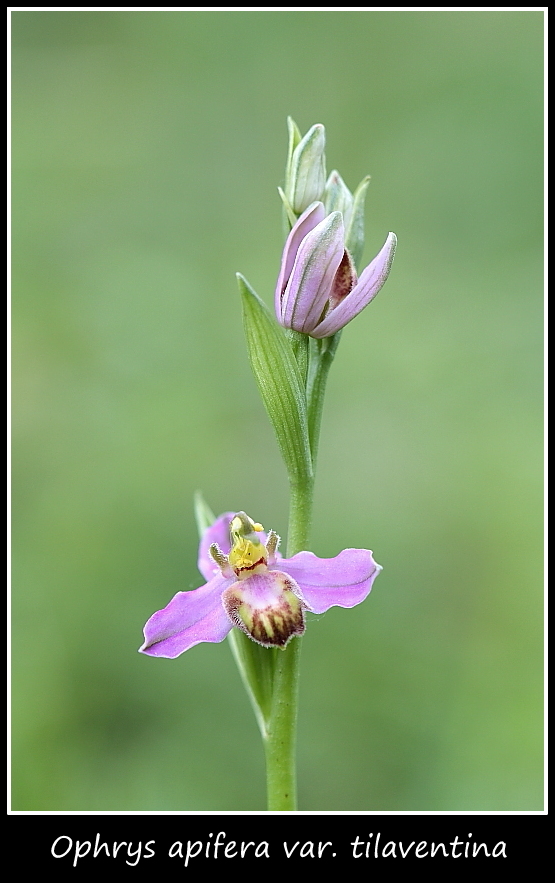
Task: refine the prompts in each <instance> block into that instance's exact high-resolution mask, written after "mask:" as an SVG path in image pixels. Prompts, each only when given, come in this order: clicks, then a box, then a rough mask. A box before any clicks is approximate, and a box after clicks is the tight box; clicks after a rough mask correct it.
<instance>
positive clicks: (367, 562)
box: [279, 549, 382, 613]
mask: <svg viewBox="0 0 555 883" xmlns="http://www.w3.org/2000/svg"><path fill="white" fill-rule="evenodd" d="M279 569H280V570H283V571H284V572H285V573H288V574H289V575H290V576H292V577H293V579H294V580H295V581H296V582H297V583H298V584H299V587H300V589H301V592H302V594H303V598H304V600H305V601H306V603H307V604H308V606H309V607H310V609H311V610H312V611H313V612H314V613H324V612H325V611H326V610H329V608H330V607H355V606H356V604H360V603H361V601H364V599H365V598H366V597H367V595H369V594H370V591H371V589H372V583H373V582H374V580H375V578H376V577H377V575H378V573H379V572H380V570H381V569H382V568H381V567H380V565H379V564H376V562H375V561H374V559H373V557H372V552H370V551H369V550H368V549H344V550H343V551H342V552H340V553H339V555H337V556H336V557H335V558H317V557H316V555H314V554H313V553H312V552H299V553H298V554H297V555H294V556H293V557H292V558H289V559H287V558H285V559H283V560H281V561H280V562H279Z"/></svg>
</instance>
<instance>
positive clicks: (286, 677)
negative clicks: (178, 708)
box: [265, 479, 314, 812]
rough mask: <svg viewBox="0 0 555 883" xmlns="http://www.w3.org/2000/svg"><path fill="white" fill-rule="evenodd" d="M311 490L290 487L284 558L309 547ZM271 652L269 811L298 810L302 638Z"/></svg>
mask: <svg viewBox="0 0 555 883" xmlns="http://www.w3.org/2000/svg"><path fill="white" fill-rule="evenodd" d="M313 489H314V481H313V479H310V480H307V481H305V482H303V483H302V484H300V485H294V484H292V485H291V503H290V509H289V533H288V538H287V557H291V556H292V555H295V554H296V553H297V552H301V551H302V550H303V549H308V548H309V545H310V525H311V521H312V497H313ZM272 652H274V653H275V669H274V687H273V695H272V710H271V714H270V719H269V721H268V724H267V729H266V739H265V749H266V777H267V785H268V809H269V810H279V811H282V812H283V811H293V810H295V809H296V808H297V781H296V779H297V776H296V763H295V742H296V734H297V705H298V693H299V662H300V656H301V639H300V638H293V639H292V640H291V641H290V642H289V644H288V645H287V647H286V648H285V650H274V651H272Z"/></svg>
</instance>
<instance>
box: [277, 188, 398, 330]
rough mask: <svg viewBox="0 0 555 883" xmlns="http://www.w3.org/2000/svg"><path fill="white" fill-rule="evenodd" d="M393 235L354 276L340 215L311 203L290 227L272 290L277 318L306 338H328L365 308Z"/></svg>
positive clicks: (385, 269) (387, 262) (388, 259)
mask: <svg viewBox="0 0 555 883" xmlns="http://www.w3.org/2000/svg"><path fill="white" fill-rule="evenodd" d="M396 244H397V237H396V236H395V233H390V234H389V235H388V237H387V239H386V241H385V244H384V246H383V248H382V249H381V251H380V252H378V254H377V255H376V257H375V258H374V260H373V261H372V262H371V263H370V264H368V266H367V267H366V268H365V269H364V270H363V271H362V273H361V274H360V278H359V279H357V274H356V270H355V267H354V264H353V261H352V259H351V256H350V254H349V252H348V251H347V249H346V248H345V228H344V224H343V215H342V213H341V212H339V211H335V212H331V213H330V214H329V215H326V209H325V208H324V205H323V204H322V203H321V202H313V203H312V205H310V206H309V207H308V208H307V209H306V211H305V212H303V214H302V215H301V217H300V218H299V220H298V221H297V223H296V224H295V226H294V227H293V229H292V230H291V232H290V234H289V236H288V237H287V241H286V243H285V247H284V249H283V255H282V259H281V269H280V273H279V276H278V281H277V285H276V294H275V307H276V316H277V318H278V322H280V324H281V325H283V326H284V327H285V328H293V329H294V330H295V331H301V332H303V333H304V334H309V335H310V336H311V337H317V338H322V337H330V336H331V335H332V334H335V332H336V331H339V329H340V328H343V327H344V326H345V325H346V324H347V322H350V321H351V319H354V318H355V316H358V314H359V313H360V312H361V310H363V309H364V307H365V306H367V304H369V303H370V301H371V300H372V299H373V298H374V297H375V296H376V295H377V293H378V291H379V290H380V288H382V286H383V285H384V283H385V281H386V279H387V277H388V275H389V271H390V269H391V264H392V262H393V256H394V254H395V246H396Z"/></svg>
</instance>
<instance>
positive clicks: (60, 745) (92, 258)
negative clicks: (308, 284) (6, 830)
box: [12, 11, 543, 811]
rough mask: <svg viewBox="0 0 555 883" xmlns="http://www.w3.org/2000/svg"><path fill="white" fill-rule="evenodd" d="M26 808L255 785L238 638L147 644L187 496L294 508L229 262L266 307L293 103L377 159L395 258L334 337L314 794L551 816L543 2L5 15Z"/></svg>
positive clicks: (318, 530) (360, 155)
mask: <svg viewBox="0 0 555 883" xmlns="http://www.w3.org/2000/svg"><path fill="white" fill-rule="evenodd" d="M12 34H13V36H12V41H13V42H12V62H13V383H14V386H13V390H14V391H13V403H14V409H13V438H14V444H13V552H12V563H13V568H12V569H13V581H14V594H13V637H12V645H13V737H12V739H13V746H12V747H13V758H14V765H13V809H16V810H101V811H102V810H144V811H150V810H176V811H177V810H191V811H193V810H207V811H222V810H263V809H264V807H265V787H264V772H263V770H264V767H263V756H262V749H261V745H260V741H259V736H258V731H257V728H256V724H255V721H254V716H253V714H252V712H251V709H250V706H249V703H248V700H247V698H246V695H245V694H244V692H243V688H242V686H241V684H240V681H239V676H238V674H237V671H236V669H235V665H234V662H233V660H232V657H231V653H230V648H229V646H228V644H227V642H224V643H222V644H219V645H210V644H202V645H199V646H197V647H195V648H194V649H193V650H192V651H191V652H189V653H186V654H185V655H183V656H181V657H180V658H179V659H177V660H174V661H170V660H165V659H151V658H148V657H145V656H141V655H139V654H138V653H137V647H138V646H139V644H140V643H141V640H142V627H143V624H144V622H145V621H146V619H147V618H148V617H149V616H150V615H151V614H152V613H153V612H154V611H155V610H157V609H159V608H160V607H163V606H164V605H165V604H166V603H167V602H168V601H169V600H170V598H171V597H172V596H173V595H174V594H175V592H177V591H179V590H184V589H187V588H192V587H196V586H197V585H200V584H201V583H202V578H201V577H200V576H199V574H198V572H197V569H196V547H197V538H196V533H195V524H194V519H193V510H192V497H193V493H194V491H195V490H197V489H198V488H201V489H202V490H203V491H204V494H205V496H206V499H207V501H208V502H209V504H210V505H211V507H212V508H213V509H214V511H215V512H216V513H218V512H221V511H224V510H227V509H245V510H246V511H247V512H249V514H250V515H251V516H252V517H253V518H255V519H257V520H260V521H262V523H263V524H264V525H265V526H267V527H273V528H274V529H276V530H277V531H278V532H280V533H282V534H283V533H285V530H286V518H287V508H288V502H287V487H286V478H285V470H284V467H283V466H282V463H281V460H280V456H279V452H278V449H277V445H276V443H275V440H274V437H273V435H272V431H271V428H270V426H269V424H268V422H267V420H266V416H265V413H264V411H263V407H262V404H261V402H260V400H259V398H258V393H257V389H256V386H255V383H254V380H253V378H252V376H251V373H250V368H249V364H248V361H247V355H246V349H245V344H244V340H243V332H242V324H241V315H240V305H239V298H238V293H237V288H236V281H235V275H234V274H235V272H236V271H238V270H240V271H241V272H242V273H244V274H245V276H246V277H247V278H248V279H249V281H250V282H251V284H252V285H253V286H254V287H255V288H256V289H257V290H258V292H259V293H260V294H261V296H263V297H264V298H265V299H266V300H267V302H268V303H271V300H272V295H273V288H274V283H275V278H276V274H277V270H278V267H279V260H280V255H281V248H282V242H283V240H282V227H281V207H280V201H279V198H278V195H277V190H276V188H277V186H278V185H279V184H282V183H283V170H284V164H285V154H286V141H287V133H286V117H287V115H288V114H291V115H292V116H293V118H294V119H295V120H296V122H297V123H298V125H299V127H300V128H301V130H302V131H303V132H305V131H306V130H307V129H308V128H309V126H310V125H312V123H314V122H321V123H324V124H325V126H326V130H327V161H328V170H331V169H333V168H339V170H340V171H341V174H342V175H343V177H344V178H345V180H346V182H347V184H348V185H349V186H351V187H352V188H353V189H354V187H355V186H356V185H357V184H358V182H359V181H360V179H361V178H362V177H363V176H364V175H365V174H367V173H370V174H371V175H372V182H371V185H370V191H369V196H368V201H367V214H366V218H367V237H366V248H365V255H364V257H365V258H366V261H365V263H366V262H368V261H369V260H370V259H371V258H372V257H373V256H374V254H375V253H376V252H377V250H378V248H379V247H380V246H381V245H382V243H383V241H384V239H385V236H386V234H387V232H388V231H389V230H394V231H395V232H396V233H397V236H398V237H399V247H398V251H397V257H396V260H395V263H394V266H393V271H392V274H391V276H390V279H389V281H388V283H387V285H386V287H385V288H384V290H383V291H382V292H381V293H380V295H379V296H378V298H377V299H376V300H375V301H374V303H373V304H372V305H371V307H370V308H369V309H367V310H366V311H365V312H364V313H363V314H362V315H361V316H360V317H359V318H358V319H357V320H356V322H354V323H352V324H351V325H350V326H349V327H348V328H347V330H346V331H345V332H344V334H343V338H342V341H341V346H340V348H339V351H338V355H337V359H336V363H335V366H334V369H333V371H332V374H331V377H330V383H329V387H328V396H327V401H326V406H325V411H324V421H323V429H322V441H321V454H320V461H319V471H318V480H317V489H316V510H315V524H314V531H313V550H314V551H315V552H316V553H317V554H319V555H322V556H332V555H335V554H337V553H338V552H339V551H340V550H341V549H342V548H344V547H345V546H363V547H368V548H371V549H373V550H374V554H375V556H376V560H377V561H379V562H380V563H381V564H382V565H383V567H384V571H383V574H382V575H381V576H380V577H379V579H378V581H377V582H376V584H375V587H374V591H373V593H372V595H371V597H370V598H369V599H368V600H367V601H366V602H365V603H364V604H363V605H361V606H360V607H358V608H356V610H341V609H338V608H335V609H332V610H330V611H329V612H328V613H327V614H325V615H323V616H321V617H316V616H314V615H309V617H308V620H309V622H308V627H307V634H306V637H305V639H304V647H303V660H302V679H301V710H300V722H299V803H300V809H303V810H331V811H339V810H359V811H364V810H377V811H384V810H399V811H406V810H447V811H456V810H470V811H472V810H474V811H476V810H494V811H502V810H517V811H525V810H539V809H541V808H542V806H543V794H542V785H543V768H542V757H543V749H542V734H543V720H542V707H543V701H542V696H543V686H542V675H543V655H542V654H543V651H542V634H543V627H542V612H543V592H542V589H543V578H542V488H543V480H542V422H541V421H542V352H541V350H542V340H543V332H542V317H543V302H542V295H543V280H542V269H543V259H542V239H543V234H542V220H543V208H542V197H543V180H542V172H543V159H542V150H543V132H542V122H543V95H542V87H543V58H542V56H543V14H542V13H541V12H529V13H528V12H518V11H515V12H510V11H509V12H479V11H469V12H437V13H434V12H420V11H415V12H410V11H409V12H407V11H405V12H395V11H391V12H372V11H353V12H317V11H316V12H294V11H285V12H270V11H268V12H264V11H261V12H235V11H229V12H225V11H223V12H222V11H220V12H210V11H200V12H187V11H185V12H176V11H174V12H132V11H127V12H125V11H124V12H24V11H20V12H14V13H13V14H12Z"/></svg>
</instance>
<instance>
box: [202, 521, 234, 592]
mask: <svg viewBox="0 0 555 883" xmlns="http://www.w3.org/2000/svg"><path fill="white" fill-rule="evenodd" d="M234 515H235V512H224V514H223V515H220V516H219V517H218V518H216V520H215V522H214V524H212V525H211V526H210V527H209V528H208V529H207V530H205V531H204V533H203V535H202V538H201V541H200V545H199V550H198V569H199V570H200V572H201V573H202V575H203V577H204V579H206V580H209V579H212V577H213V576H214V575H215V574H218V573H220V568H219V567H218V565H217V564H216V562H215V561H214V559H213V558H212V557H211V556H210V554H209V551H208V550H209V549H210V546H211V545H212V543H216V544H217V545H218V546H219V547H220V549H221V550H222V552H223V553H224V555H227V553H228V552H229V550H230V548H231V542H230V539H229V524H230V522H231V519H232V518H233V516H234Z"/></svg>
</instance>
